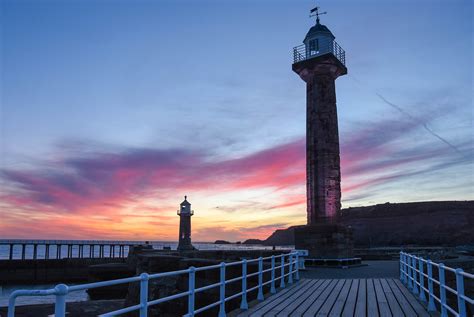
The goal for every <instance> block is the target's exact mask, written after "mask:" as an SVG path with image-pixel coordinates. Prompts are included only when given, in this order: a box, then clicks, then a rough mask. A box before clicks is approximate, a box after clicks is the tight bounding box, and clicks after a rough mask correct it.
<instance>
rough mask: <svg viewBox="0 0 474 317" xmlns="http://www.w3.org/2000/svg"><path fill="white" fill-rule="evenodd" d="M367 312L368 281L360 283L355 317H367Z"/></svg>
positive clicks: (363, 280)
mask: <svg viewBox="0 0 474 317" xmlns="http://www.w3.org/2000/svg"><path fill="white" fill-rule="evenodd" d="M366 311H367V280H366V279H362V280H360V281H359V291H358V292H357V302H356V307H355V313H354V316H355V317H365V316H366Z"/></svg>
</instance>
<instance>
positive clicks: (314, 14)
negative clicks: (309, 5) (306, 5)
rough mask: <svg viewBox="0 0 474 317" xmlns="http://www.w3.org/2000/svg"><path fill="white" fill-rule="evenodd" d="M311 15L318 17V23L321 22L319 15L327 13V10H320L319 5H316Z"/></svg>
mask: <svg viewBox="0 0 474 317" xmlns="http://www.w3.org/2000/svg"><path fill="white" fill-rule="evenodd" d="M309 13H310V14H309V17H310V18H311V17H314V16H315V17H316V24H319V16H320V15H322V14H327V12H326V11H324V12H319V7H314V8H313V9H311V11H309Z"/></svg>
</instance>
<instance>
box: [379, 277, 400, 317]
mask: <svg viewBox="0 0 474 317" xmlns="http://www.w3.org/2000/svg"><path fill="white" fill-rule="evenodd" d="M380 285H382V289H383V292H384V294H385V297H386V298H387V301H388V305H389V306H390V311H391V312H392V314H393V315H394V316H403V311H402V308H401V307H400V305H399V304H398V302H397V300H396V298H395V296H394V295H393V292H392V289H391V288H390V286H388V283H387V280H386V279H384V278H383V279H380Z"/></svg>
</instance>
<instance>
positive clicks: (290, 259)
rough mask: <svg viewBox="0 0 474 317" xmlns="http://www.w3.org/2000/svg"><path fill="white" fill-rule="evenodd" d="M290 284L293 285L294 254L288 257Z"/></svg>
mask: <svg viewBox="0 0 474 317" xmlns="http://www.w3.org/2000/svg"><path fill="white" fill-rule="evenodd" d="M288 262H289V263H288V264H289V265H288V273H289V274H288V284H293V272H292V271H293V253H290V254H289V255H288Z"/></svg>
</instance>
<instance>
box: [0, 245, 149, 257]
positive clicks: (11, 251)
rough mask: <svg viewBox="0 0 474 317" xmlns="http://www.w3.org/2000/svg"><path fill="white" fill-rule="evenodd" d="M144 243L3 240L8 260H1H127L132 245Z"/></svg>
mask: <svg viewBox="0 0 474 317" xmlns="http://www.w3.org/2000/svg"><path fill="white" fill-rule="evenodd" d="M136 244H145V242H144V241H101V240H81V241H77V240H2V241H0V247H4V248H7V250H8V251H7V254H8V256H7V258H3V259H0V260H40V259H42V260H51V259H71V258H78V259H83V258H91V259H92V258H125V257H127V255H128V251H129V250H130V247H131V246H132V245H136Z"/></svg>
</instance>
